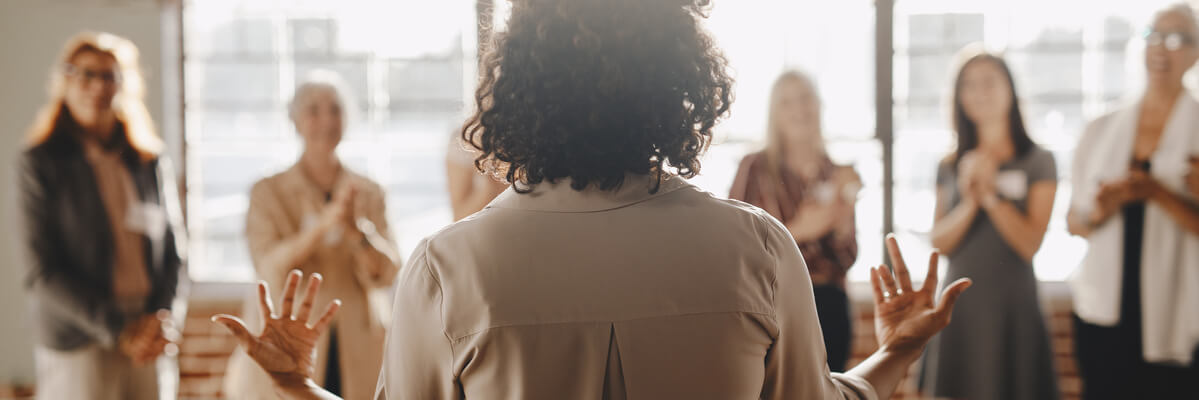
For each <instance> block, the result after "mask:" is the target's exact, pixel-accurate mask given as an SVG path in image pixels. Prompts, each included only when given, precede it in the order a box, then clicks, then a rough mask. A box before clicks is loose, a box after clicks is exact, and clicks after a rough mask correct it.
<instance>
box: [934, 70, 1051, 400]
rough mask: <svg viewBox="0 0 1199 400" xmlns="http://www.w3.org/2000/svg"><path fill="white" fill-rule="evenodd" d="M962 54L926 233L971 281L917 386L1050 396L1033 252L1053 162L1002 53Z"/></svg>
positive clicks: (964, 395) (943, 393) (1046, 212)
mask: <svg viewBox="0 0 1199 400" xmlns="http://www.w3.org/2000/svg"><path fill="white" fill-rule="evenodd" d="M967 51H970V50H967ZM962 59H963V60H965V61H964V63H963V64H962V66H961V68H960V69H959V70H958V76H957V79H956V80H955V83H954V94H953V121H954V132H955V133H956V134H957V150H956V151H954V153H953V154H951V155H950V156H949V157H947V158H946V159H945V160H944V161H943V162H942V163H941V165H940V167H939V168H938V170H937V205H936V207H937V208H936V214H935V215H936V219H935V220H934V222H933V231H932V243H933V246H934V247H936V248H937V249H940V250H941V251H942V252H944V254H946V255H948V256H949V272H948V274H947V276H948V277H949V279H958V278H970V279H972V280H973V281H974V282H975V287H976V288H977V289H976V291H975V292H974V293H972V294H971V295H970V296H968V297H965V298H963V299H962V300H961V304H960V308H958V309H957V310H956V311H954V315H953V317H954V324H952V325H950V326H949V327H948V328H946V329H945V331H943V332H942V333H941V334H940V336H938V337H936V338H934V339H933V341H932V342H931V343H929V347H928V353H927V355H926V357H925V363H924V377H923V381H922V382H923V389H924V391H925V392H926V394H928V395H930V396H934V397H938V398H940V397H946V398H956V399H971V400H978V399H1027V400H1033V399H1056V398H1058V396H1059V393H1058V389H1057V382H1056V375H1055V374H1054V369H1053V360H1052V356H1053V353H1052V352H1051V351H1050V347H1049V335H1048V331H1047V330H1046V328H1045V320H1044V317H1043V316H1042V315H1041V308H1040V302H1039V301H1038V294H1037V277H1036V275H1035V274H1034V273H1033V266H1032V260H1033V255H1035V254H1036V253H1037V250H1038V249H1040V247H1041V241H1042V239H1043V238H1044V237H1045V230H1046V228H1047V227H1048V225H1049V217H1050V214H1051V213H1052V211H1053V199H1054V196H1055V194H1056V192H1057V168H1056V166H1055V164H1054V160H1053V154H1051V153H1050V152H1048V151H1046V150H1044V149H1042V148H1040V147H1038V146H1037V145H1036V144H1034V143H1033V141H1032V139H1030V138H1029V136H1028V131H1027V130H1026V129H1025V127H1024V118H1023V116H1022V115H1021V113H1020V104H1019V100H1018V97H1017V95H1016V86H1015V83H1014V82H1013V81H1012V74H1011V71H1010V70H1009V69H1008V66H1007V63H1006V62H1004V60H1003V59H1002V58H1000V57H999V56H996V55H992V54H987V53H981V52H979V53H975V54H970V53H963V55H962Z"/></svg>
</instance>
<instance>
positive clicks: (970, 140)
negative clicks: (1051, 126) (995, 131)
mask: <svg viewBox="0 0 1199 400" xmlns="http://www.w3.org/2000/svg"><path fill="white" fill-rule="evenodd" d="M957 57H958V60H959V67H958V69H957V77H955V78H954V81H953V105H952V109H953V128H954V129H953V131H954V133H955V134H956V136H957V148H956V149H955V150H954V153H953V155H952V157H953V159H952V160H951V161H952V162H953V165H954V166H955V167H956V166H957V163H958V161H959V160H961V159H962V157H964V156H965V155H966V153H968V152H970V151H971V150H974V149H975V148H978V145H979V139H978V124H976V123H975V122H974V121H973V120H971V119H970V116H968V115H966V110H965V108H964V107H963V106H962V76H963V75H964V72H966V68H969V67H970V66H971V65H973V64H975V63H980V62H991V63H994V64H995V65H996V66H998V67H999V70H1000V71H1002V72H1003V75H1004V77H1006V78H1007V82H1008V89H1010V90H1011V91H1012V104H1011V108H1010V109H1009V110H1008V126H1009V129H1010V130H1011V133H1010V137H1011V140H1012V147H1013V148H1014V149H1015V150H1016V151H1015V153H1016V154H1015V156H1016V157H1017V158H1018V157H1020V156H1023V155H1025V154H1028V152H1029V151H1030V150H1032V148H1033V146H1035V144H1034V143H1033V141H1032V138H1031V137H1029V136H1028V129H1027V128H1025V126H1024V115H1023V114H1022V113H1021V112H1020V95H1019V94H1018V93H1017V92H1016V80H1015V79H1014V78H1013V76H1012V70H1011V69H1010V68H1008V65H1007V61H1004V59H1003V57H1001V56H999V55H996V54H993V53H989V52H987V51H985V50H983V49H982V48H981V47H980V46H977V45H975V46H967V47H966V48H964V49H963V50H962V51H961V52H960V53H958V56H957Z"/></svg>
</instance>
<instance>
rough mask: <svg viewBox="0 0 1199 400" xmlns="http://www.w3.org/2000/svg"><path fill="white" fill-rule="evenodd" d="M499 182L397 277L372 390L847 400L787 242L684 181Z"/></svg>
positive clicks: (848, 382) (451, 395)
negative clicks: (504, 186) (522, 190)
mask: <svg viewBox="0 0 1199 400" xmlns="http://www.w3.org/2000/svg"><path fill="white" fill-rule="evenodd" d="M649 185H650V183H649V179H648V178H646V177H645V176H635V175H630V177H629V179H628V180H627V181H626V182H625V184H624V185H623V187H622V188H621V189H619V190H618V191H615V192H602V191H598V190H595V189H587V190H584V191H582V192H576V191H574V190H571V189H570V185H569V182H560V183H558V184H549V183H544V184H541V185H537V186H536V188H535V190H534V191H533V193H530V194H516V193H515V192H513V191H511V190H509V191H507V192H505V193H503V194H501V195H500V196H499V197H498V198H497V199H496V200H495V201H494V202H492V203H491V205H490V206H488V207H487V208H485V209H484V210H483V211H480V212H479V213H477V214H475V215H473V216H471V217H468V218H466V219H465V220H463V221H461V222H458V223H456V224H454V225H451V226H449V227H448V228H445V229H443V230H442V231H440V232H438V233H436V234H434V235H433V236H431V237H429V238H428V239H426V240H425V241H423V242H422V243H421V244H420V245H418V247H417V249H416V251H415V252H414V255H413V256H412V257H411V258H410V259H409V262H408V264H407V266H405V267H404V269H403V270H402V275H401V277H400V281H399V287H398V288H397V294H396V298H395V303H394V305H393V311H394V314H393V321H392V324H393V325H392V329H391V330H390V331H389V333H388V339H387V340H388V342H387V349H386V350H385V356H384V357H385V360H384V366H383V371H382V373H381V374H380V378H379V387H378V389H377V392H376V397H377V398H380V399H382V398H386V399H459V398H463V397H465V398H468V399H512V400H516V399H530V400H532V399H575V400H587V399H597V400H598V399H689V400H702V399H719V400H730V399H745V400H748V399H758V398H763V399H841V398H842V396H845V397H846V398H850V399H873V398H876V397H877V396H876V394H875V392H874V389H873V388H872V387H871V386H870V384H869V383H867V382H866V381H864V380H862V379H859V378H855V377H851V376H843V375H839V374H831V373H829V371H828V368H827V366H826V364H825V351H824V344H823V339H822V337H821V333H820V325H819V321H818V319H817V317H816V306H815V303H814V300H813V297H812V285H811V281H810V279H809V277H808V273H807V270H806V267H805V266H804V261H803V257H801V256H800V253H799V250H798V248H796V245H795V241H794V240H792V239H791V236H790V235H789V234H788V233H787V230H786V229H784V228H783V226H782V225H781V224H779V223H778V222H777V221H776V220H775V219H774V218H771V217H770V216H769V215H768V214H766V213H765V212H763V211H762V210H760V209H757V208H755V207H752V206H749V205H747V204H744V203H741V202H737V201H731V200H724V199H721V198H718V197H716V196H714V195H712V194H711V193H707V192H704V191H702V190H700V189H698V188H696V187H694V186H692V185H691V184H689V183H687V182H685V181H684V180H683V179H680V178H670V179H667V180H666V181H664V182H662V184H661V188H660V190H658V192H657V193H656V194H652V195H651V194H649V193H648V190H649V187H650V186H649Z"/></svg>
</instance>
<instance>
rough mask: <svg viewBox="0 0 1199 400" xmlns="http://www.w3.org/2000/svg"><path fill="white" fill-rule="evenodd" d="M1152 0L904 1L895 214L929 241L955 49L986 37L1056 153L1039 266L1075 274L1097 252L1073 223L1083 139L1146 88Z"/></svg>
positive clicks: (1042, 140)
mask: <svg viewBox="0 0 1199 400" xmlns="http://www.w3.org/2000/svg"><path fill="white" fill-rule="evenodd" d="M1147 3H1154V2H1153V1H1149V2H1105V3H1104V4H1103V6H1097V5H1096V4H1095V2H1093V1H1086V0H1059V1H1053V2H1045V1H1034V0H1019V1H1006V2H994V1H983V0H970V1H961V0H955V1H945V0H936V1H917V2H913V1H899V2H896V3H895V20H894V21H895V22H894V24H895V25H894V27H895V29H894V46H895V58H894V66H895V70H894V80H895V86H894V95H895V109H894V113H895V114H894V116H895V121H896V129H895V142H894V146H895V147H894V149H895V150H894V151H895V163H894V166H893V168H894V174H895V175H894V176H895V186H894V191H895V192H894V195H895V204H894V207H895V209H896V210H903V212H897V213H895V221H894V222H895V228H896V231H897V232H899V233H901V235H902V236H903V237H904V238H905V239H908V240H905V244H906V243H911V245H912V246H913V247H917V246H928V233H929V230H930V229H931V226H932V220H933V211H934V210H933V207H932V204H933V201H934V199H935V196H936V195H935V189H934V187H933V186H934V181H935V174H936V166H937V162H938V161H940V160H941V159H942V158H943V157H944V155H945V154H947V153H948V152H949V151H950V149H951V148H952V147H953V132H952V130H951V129H950V128H951V126H950V125H951V123H950V116H949V106H948V96H949V94H950V88H951V85H952V82H951V80H952V79H953V76H954V74H955V73H956V71H955V70H954V68H955V66H954V61H955V59H954V58H955V55H956V54H957V52H958V51H959V50H960V49H961V48H962V47H963V46H965V45H967V44H971V43H982V44H984V45H985V46H986V47H987V48H988V49H990V50H992V51H999V52H1001V53H1002V54H1003V55H1004V57H1005V58H1006V60H1007V61H1008V63H1009V65H1010V66H1011V68H1012V73H1013V74H1014V75H1015V80H1016V86H1017V90H1018V92H1019V93H1017V94H1018V95H1019V96H1020V100H1021V104H1022V107H1023V111H1024V117H1025V123H1026V125H1027V127H1028V129H1029V131H1030V134H1031V135H1032V137H1033V140H1034V141H1036V142H1037V143H1038V144H1040V145H1041V146H1043V147H1045V148H1046V149H1048V150H1050V151H1052V152H1053V154H1054V156H1055V158H1056V161H1057V168H1058V175H1059V178H1060V182H1059V184H1058V191H1057V199H1056V203H1055V205H1054V212H1053V219H1052V220H1051V221H1050V225H1049V232H1048V233H1047V234H1046V236H1045V242H1044V244H1043V245H1042V247H1041V251H1040V252H1039V253H1037V256H1036V258H1035V259H1034V265H1035V266H1036V269H1037V276H1038V277H1040V278H1041V279H1043V280H1061V279H1064V278H1065V277H1066V276H1068V275H1069V273H1070V272H1071V271H1073V269H1074V267H1075V266H1077V265H1078V262H1079V261H1080V260H1081V259H1082V254H1083V252H1084V251H1085V242H1084V241H1083V240H1082V239H1080V238H1076V237H1072V236H1070V235H1069V233H1067V232H1066V219H1065V214H1066V211H1067V207H1068V205H1069V200H1070V195H1071V193H1070V186H1069V182H1070V163H1071V160H1072V159H1073V151H1074V145H1075V143H1076V142H1077V141H1078V136H1079V135H1080V134H1081V132H1082V130H1083V128H1084V126H1085V124H1086V122H1087V121H1089V120H1090V119H1093V118H1095V117H1098V116H1099V115H1102V113H1104V112H1107V111H1110V110H1111V109H1113V108H1114V107H1116V106H1118V105H1120V104H1121V101H1122V100H1123V98H1124V97H1125V96H1127V95H1130V94H1135V93H1136V92H1137V91H1138V90H1139V88H1140V84H1139V83H1137V78H1138V77H1139V76H1140V75H1142V72H1141V71H1142V68H1141V66H1140V65H1141V64H1140V60H1141V54H1142V52H1141V50H1140V47H1138V46H1141V43H1142V41H1141V40H1140V33H1141V32H1142V31H1143V29H1144V27H1145V25H1146V22H1147V21H1148V20H1149V17H1150V16H1149V15H1148V13H1149V12H1152V11H1153V10H1155V9H1158V8H1159V7H1160V6H1163V5H1164V4H1166V2H1164V1H1159V2H1157V3H1159V4H1147Z"/></svg>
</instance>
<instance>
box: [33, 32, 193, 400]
mask: <svg viewBox="0 0 1199 400" xmlns="http://www.w3.org/2000/svg"><path fill="white" fill-rule="evenodd" d="M141 79H142V78H141V74H140V71H139V69H138V51H137V48H136V47H135V46H134V45H133V43H132V42H130V41H128V40H126V39H124V38H121V37H117V36H114V35H111V34H107V33H90V32H88V33H80V34H78V35H76V36H75V37H73V38H72V39H70V41H68V42H67V44H66V47H65V48H64V49H63V53H62V56H61V58H59V60H58V63H57V64H55V65H54V66H53V67H52V72H51V78H50V101H49V102H48V103H47V104H46V106H45V107H44V108H43V109H42V111H41V114H40V115H38V117H37V120H36V121H35V122H34V124H33V128H32V130H31V131H30V135H29V143H28V148H27V149H26V150H25V152H24V154H23V155H22V159H21V165H20V171H19V173H20V195H21V203H22V210H23V211H24V218H25V223H24V226H23V229H24V233H25V242H26V244H27V245H28V248H29V249H30V253H31V258H30V260H31V261H32V265H31V266H30V267H31V268H30V271H29V277H28V279H29V280H28V283H29V290H30V294H31V302H32V306H33V319H34V328H35V333H36V337H37V339H38V345H37V348H36V349H35V358H36V362H37V381H38V382H37V383H38V388H37V390H38V396H39V397H40V398H43V399H102V400H109V399H111V400H118V399H157V398H159V386H158V380H159V378H160V376H159V372H158V367H157V363H156V360H157V358H158V357H159V355H161V354H162V353H163V351H164V349H166V347H167V345H168V344H169V342H170V340H171V339H173V336H174V335H172V334H171V333H170V332H169V330H170V323H169V320H170V311H169V310H170V309H171V304H172V302H173V301H174V300H175V296H176V290H177V286H178V283H179V276H180V269H181V268H182V267H183V257H182V254H183V251H184V249H185V247H184V245H183V241H184V237H183V234H182V231H181V229H182V228H183V227H182V217H181V213H180V209H179V203H178V190H179V188H178V187H177V186H175V183H174V182H175V180H174V173H173V172H171V170H170V168H169V167H168V166H167V161H166V160H163V159H161V158H160V154H161V151H162V149H163V144H162V141H160V140H159V138H158V136H157V135H156V134H155V132H154V127H153V122H152V121H151V120H150V117H149V114H148V113H147V112H146V107H145V104H143V97H144V90H143V82H142V80H141Z"/></svg>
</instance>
